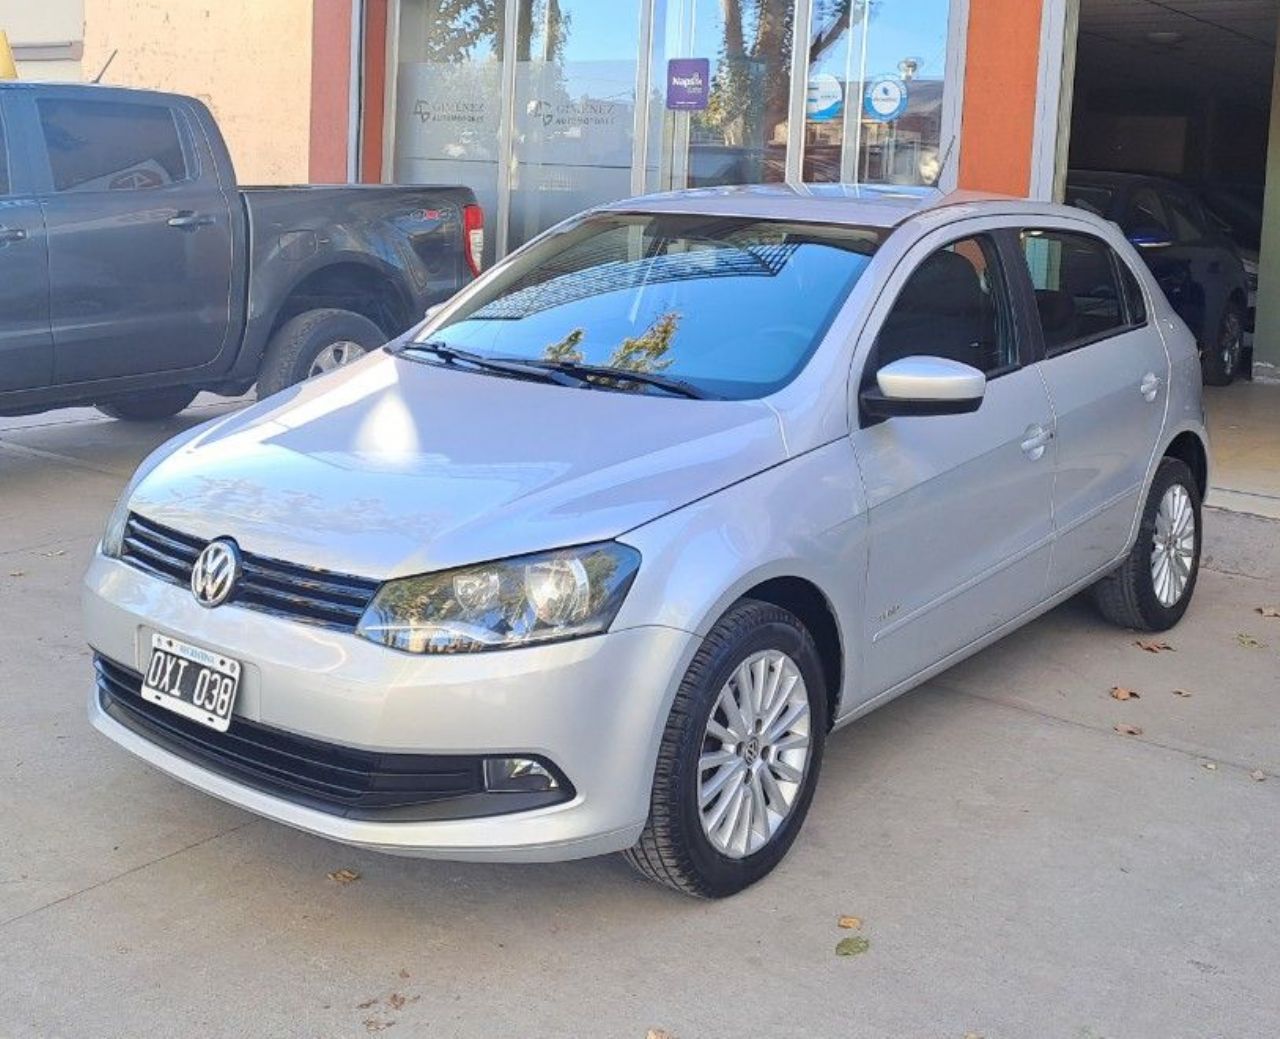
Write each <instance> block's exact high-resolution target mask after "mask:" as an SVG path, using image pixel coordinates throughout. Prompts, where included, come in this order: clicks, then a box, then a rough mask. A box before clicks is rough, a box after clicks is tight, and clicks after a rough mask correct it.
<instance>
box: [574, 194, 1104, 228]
mask: <svg viewBox="0 0 1280 1039" xmlns="http://www.w3.org/2000/svg"><path fill="white" fill-rule="evenodd" d="M949 207H956V208H959V209H963V210H966V211H968V212H966V213H965V214H963V215H973V216H978V215H983V214H994V213H1009V212H1022V213H1026V214H1027V215H1028V216H1032V215H1039V216H1050V215H1062V214H1066V215H1070V216H1072V217H1078V216H1080V215H1081V214H1080V211H1079V210H1076V209H1069V208H1068V207H1066V206H1060V205H1056V204H1053V203H1048V202H1035V201H1031V200H1028V199H1019V198H1013V197H1011V196H1008V195H996V194H991V193H988V192H979V191H952V192H944V191H940V190H938V189H937V188H920V187H903V186H895V185H868V184H747V185H728V186H724V187H714V188H690V189H686V190H684V191H670V192H663V193H661V194H653V195H641V196H639V197H637V198H627V199H621V200H619V201H617V202H611V203H607V204H605V205H602V206H600V207H599V208H598V210H597V211H598V212H642V213H691V214H709V215H713V216H741V217H755V218H759V219H767V220H796V221H804V222H810V223H830V224H842V225H846V226H856V227H873V228H886V229H888V228H894V227H897V226H899V225H900V224H902V223H904V222H905V221H907V220H909V219H911V218H912V217H914V216H918V215H920V214H923V213H929V212H934V211H937V210H941V209H946V208H949Z"/></svg>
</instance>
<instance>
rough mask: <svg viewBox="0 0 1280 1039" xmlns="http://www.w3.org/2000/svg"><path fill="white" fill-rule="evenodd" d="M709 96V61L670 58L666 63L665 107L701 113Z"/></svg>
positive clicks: (703, 59) (707, 59) (704, 59)
mask: <svg viewBox="0 0 1280 1039" xmlns="http://www.w3.org/2000/svg"><path fill="white" fill-rule="evenodd" d="M710 96H711V59H709V58H672V59H671V60H670V61H668V62H667V107H668V108H671V109H674V110H676V111H679V112H701V111H702V110H703V109H704V108H706V107H707V99H708V98H709V97H710Z"/></svg>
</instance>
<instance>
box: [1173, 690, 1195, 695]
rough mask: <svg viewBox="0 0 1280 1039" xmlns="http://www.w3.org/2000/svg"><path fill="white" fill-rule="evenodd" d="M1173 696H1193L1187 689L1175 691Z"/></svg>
mask: <svg viewBox="0 0 1280 1039" xmlns="http://www.w3.org/2000/svg"><path fill="white" fill-rule="evenodd" d="M1173 695H1174V696H1190V695H1191V694H1190V693H1189V692H1187V691H1186V690H1185V689H1175V690H1174V691H1173Z"/></svg>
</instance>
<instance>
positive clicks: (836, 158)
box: [804, 0, 951, 184]
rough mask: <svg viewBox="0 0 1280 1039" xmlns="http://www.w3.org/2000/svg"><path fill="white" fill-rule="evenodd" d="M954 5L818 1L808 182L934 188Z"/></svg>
mask: <svg viewBox="0 0 1280 1039" xmlns="http://www.w3.org/2000/svg"><path fill="white" fill-rule="evenodd" d="M950 7H951V4H950V0H906V2H903V0H896V2H895V0H813V32H812V34H811V43H810V46H809V82H808V85H807V94H806V98H805V149H804V180H805V181H807V182H810V183H813V182H826V181H844V182H846V183H875V184H934V183H936V182H937V180H938V175H939V172H940V166H941V151H940V142H941V137H942V99H943V88H944V85H945V82H946V65H947V42H948V26H947V22H948V17H949V15H950Z"/></svg>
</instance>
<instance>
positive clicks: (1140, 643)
mask: <svg viewBox="0 0 1280 1039" xmlns="http://www.w3.org/2000/svg"><path fill="white" fill-rule="evenodd" d="M1134 645H1135V646H1137V647H1138V648H1139V649H1145V650H1146V651H1147V652H1148V653H1163V652H1164V651H1165V650H1168V651H1169V652H1174V649H1173V647H1172V646H1171V645H1169V643H1167V642H1154V641H1150V642H1148V641H1145V640H1143V639H1138V640H1137V641H1136V642H1135V643H1134Z"/></svg>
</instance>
